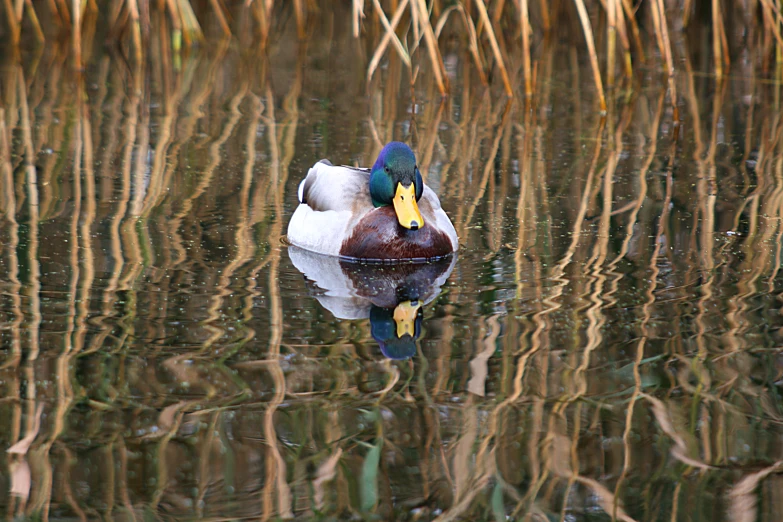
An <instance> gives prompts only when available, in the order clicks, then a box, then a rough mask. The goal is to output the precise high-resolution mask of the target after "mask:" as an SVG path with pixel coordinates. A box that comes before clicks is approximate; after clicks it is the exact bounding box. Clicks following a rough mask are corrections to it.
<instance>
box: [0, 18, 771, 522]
mask: <svg viewBox="0 0 783 522" xmlns="http://www.w3.org/2000/svg"><path fill="white" fill-rule="evenodd" d="M319 24H320V25H318V26H317V27H316V29H315V30H314V31H313V34H312V35H311V36H310V37H309V39H308V41H307V42H306V43H297V40H296V34H295V32H296V29H295V27H293V24H292V23H289V24H287V25H286V26H285V27H284V28H282V29H280V34H279V35H278V36H277V37H276V40H275V41H274V42H273V44H272V45H271V47H270V49H269V50H268V52H267V53H266V54H265V53H263V52H260V51H259V52H251V51H247V50H241V49H240V48H239V47H238V46H236V45H230V46H220V45H210V46H207V47H206V48H205V49H203V50H202V51H200V52H196V53H192V54H190V55H183V56H181V57H178V58H177V59H176V60H173V61H170V60H169V58H167V56H169V55H167V54H166V52H164V51H166V50H165V49H163V50H161V49H158V50H157V51H155V52H153V53H151V54H153V55H154V56H153V57H152V58H151V59H150V61H149V62H148V63H147V65H145V66H144V67H143V68H135V67H133V65H132V64H129V62H128V61H127V60H126V59H125V58H124V56H123V53H122V52H121V51H118V50H116V49H103V48H100V47H95V48H93V49H92V50H91V52H92V54H91V56H90V58H89V59H88V60H86V63H88V66H87V69H86V71H85V73H84V76H83V77H79V76H78V75H76V74H75V73H74V72H73V70H72V68H71V67H70V65H69V62H68V47H67V45H66V46H62V47H61V46H59V45H52V46H49V47H47V48H46V49H45V50H44V52H43V53H41V54H35V53H32V52H25V53H23V56H22V59H21V60H20V61H17V60H15V59H14V58H11V57H9V58H7V59H6V60H5V62H4V63H3V66H2V70H1V71H0V74H1V75H2V82H0V95H2V104H0V106H1V107H2V109H0V168H1V170H0V448H2V449H3V455H4V458H2V459H0V508H1V509H2V511H3V512H4V513H5V516H7V517H8V518H9V519H10V518H33V519H50V520H54V519H69V520H70V519H94V518H104V519H118V520H138V519H144V520H150V519H174V518H177V519H179V518H184V519H195V518H208V519H212V520H228V519H240V518H261V519H265V520H269V519H279V518H289V517H296V518H297V519H303V520H310V519H313V520H315V519H317V520H338V519H340V520H342V519H357V520H360V519H377V520H393V519H394V520H442V521H446V520H569V521H570V520H622V521H628V520H637V521H643V520H645V521H664V520H666V521H672V520H691V521H724V520H725V521H751V520H780V519H781V518H782V517H783V504H781V500H780V499H781V498H782V497H781V495H780V493H781V491H783V477H781V475H779V474H778V472H779V471H781V470H783V444H781V441H782V439H781V435H783V406H781V392H783V390H782V389H781V385H783V380H782V379H783V357H782V356H781V353H780V350H779V348H780V346H781V343H782V342H783V329H782V328H783V293H782V292H783V274H781V271H780V265H781V237H782V236H783V223H781V218H782V217H783V151H782V150H781V144H782V141H781V140H782V139H783V138H782V135H781V130H782V122H781V117H780V115H781V111H780V97H779V94H780V86H779V85H778V84H775V83H772V82H768V81H767V82H765V81H760V80H757V79H756V76H755V75H754V71H753V70H752V69H751V68H747V69H743V68H742V66H741V65H737V67H736V68H735V69H734V70H732V71H731V76H730V77H729V78H728V79H727V80H726V81H725V82H722V83H721V82H717V81H716V79H715V78H714V77H712V76H710V75H707V74H703V73H701V72H700V71H703V70H704V69H705V68H704V67H703V65H704V63H705V62H704V58H703V56H701V55H699V54H698V53H696V52H695V51H691V50H689V49H688V48H687V47H686V48H682V47H678V49H679V51H678V52H679V54H680V56H679V58H680V61H679V62H678V64H679V65H680V67H679V69H678V72H677V76H676V85H677V87H678V96H679V98H678V106H679V113H680V115H681V118H682V122H681V125H679V126H676V125H674V124H673V118H674V112H673V110H672V105H671V101H670V98H669V96H668V94H667V82H666V81H665V78H663V77H662V76H661V74H660V71H659V70H658V69H656V68H655V67H654V66H650V67H651V68H650V69H640V70H639V71H637V76H638V80H637V81H635V82H634V83H632V84H630V85H625V86H623V87H622V88H619V89H616V90H615V91H613V92H611V93H610V96H609V106H610V107H609V111H608V114H607V115H606V118H603V117H602V116H601V115H600V114H599V113H598V112H597V110H596V102H595V93H594V90H593V87H592V83H591V80H590V69H589V67H588V66H587V63H586V60H585V56H584V55H583V54H581V51H580V52H577V51H576V50H575V48H573V47H570V46H567V45H564V44H562V45H555V44H552V43H549V44H547V45H544V46H543V47H542V48H540V49H537V51H536V62H535V71H536V83H535V87H536V94H535V105H534V106H532V107H526V105H525V103H524V99H523V98H522V99H520V98H517V99H515V100H513V101H508V100H507V99H506V98H505V97H504V96H503V95H502V91H501V90H500V88H499V87H498V86H497V85H496V86H494V87H492V88H491V89H486V88H484V87H483V86H482V85H481V83H480V80H479V78H478V77H477V74H476V72H475V69H474V68H472V64H471V61H470V55H469V54H467V53H465V52H464V49H462V50H460V48H459V46H456V45H455V46H454V49H450V50H444V53H445V64H446V69H447V71H448V72H449V75H450V87H451V92H452V93H451V95H450V96H449V97H448V98H446V99H445V100H443V101H442V102H441V99H440V97H439V96H438V94H437V89H436V86H435V85H434V83H433V82H431V81H425V80H422V79H419V81H418V82H417V83H416V87H415V88H414V89H412V88H410V85H409V77H410V76H409V72H408V71H407V69H405V68H404V66H403V65H402V64H401V63H400V62H399V60H397V59H395V58H392V59H390V60H389V61H388V62H383V63H382V65H381V67H380V68H379V70H378V71H377V72H376V75H375V78H374V79H373V81H372V82H370V83H369V84H368V83H367V82H366V80H365V75H366V63H367V60H368V54H369V53H371V51H372V47H371V46H370V45H369V44H368V43H366V42H364V40H359V41H357V40H354V39H353V38H352V36H351V29H350V16H343V15H342V14H337V15H334V14H332V15H331V16H330V15H329V14H328V13H327V14H326V15H324V17H323V19H322V20H321V21H320V22H319ZM680 45H681V46H682V45H684V44H683V43H681V44H680ZM448 47H449V46H448V45H445V46H444V49H447V48H448ZM156 52H158V54H155V53H156ZM517 62H519V60H515V59H510V64H511V67H510V69H511V73H512V74H511V75H512V77H514V78H516V79H517V86H519V80H520V79H521V68H520V66H521V64H518V63H517ZM18 63H22V64H23V65H18ZM419 74H421V75H423V76H422V77H423V78H426V77H427V66H426V64H422V66H421V70H420V71H419ZM496 83H497V82H496ZM393 139H396V140H403V141H406V142H408V143H410V144H411V145H412V146H413V148H414V150H415V151H416V153H417V158H418V161H419V165H420V166H421V171H422V173H423V175H424V178H425V181H426V183H427V184H428V185H430V186H431V187H432V188H433V190H435V191H436V192H437V193H438V194H439V195H440V197H441V201H442V204H443V207H444V208H445V210H446V211H447V212H448V214H449V215H450V216H451V218H452V220H453V222H454V224H455V226H456V229H457V231H458V234H459V237H460V251H459V253H458V255H457V256H456V257H455V258H450V259H447V260H444V261H442V262H440V263H437V264H431V265H406V266H399V267H388V266H367V265H356V264H350V263H340V262H339V261H336V260H329V259H326V260H325V259H323V258H318V257H317V256H312V255H309V254H308V253H306V252H302V251H297V250H296V249H294V248H289V247H288V246H287V244H286V242H285V237H284V236H285V231H286V226H287V223H288V219H289V218H290V216H291V214H292V212H293V211H294V209H295V207H296V204H297V194H296V192H297V191H296V189H297V185H298V183H299V181H300V180H301V179H302V177H303V176H304V175H305V174H306V172H307V169H308V168H309V166H311V165H312V164H313V163H314V162H315V161H317V160H319V159H321V158H329V159H330V160H331V161H332V162H334V163H336V164H337V163H342V164H350V165H362V166H369V165H370V164H372V162H373V161H374V160H375V156H376V155H377V153H378V152H379V150H380V148H381V147H382V146H383V144H385V143H386V142H388V141H391V140H393ZM6 450H9V451H6Z"/></svg>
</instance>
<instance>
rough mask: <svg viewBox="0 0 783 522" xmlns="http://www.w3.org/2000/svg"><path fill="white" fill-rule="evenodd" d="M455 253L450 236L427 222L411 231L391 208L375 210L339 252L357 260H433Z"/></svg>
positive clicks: (362, 221)
mask: <svg viewBox="0 0 783 522" xmlns="http://www.w3.org/2000/svg"><path fill="white" fill-rule="evenodd" d="M452 252H453V248H452V245H451V241H450V240H449V237H448V236H447V235H446V234H445V233H443V232H442V231H440V230H436V229H435V227H433V226H432V224H431V223H427V222H426V218H425V224H424V227H423V228H420V229H419V230H408V229H407V228H403V227H401V226H400V225H399V223H398V222H397V216H396V215H395V213H394V208H392V207H380V208H376V209H374V210H372V211H371V212H370V213H368V214H367V215H366V216H365V217H364V218H362V220H361V221H359V223H358V224H357V225H356V227H354V229H353V232H352V233H351V235H350V236H349V237H348V239H346V240H345V241H343V244H342V247H341V248H340V255H341V256H345V257H353V258H357V259H368V260H392V259H417V260H418V259H433V258H438V257H443V256H447V255H449V254H450V253H452Z"/></svg>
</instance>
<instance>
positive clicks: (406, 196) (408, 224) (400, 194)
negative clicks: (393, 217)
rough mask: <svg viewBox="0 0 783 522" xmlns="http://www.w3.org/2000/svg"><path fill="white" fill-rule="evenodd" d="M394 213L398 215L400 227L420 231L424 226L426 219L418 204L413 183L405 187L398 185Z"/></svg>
mask: <svg viewBox="0 0 783 522" xmlns="http://www.w3.org/2000/svg"><path fill="white" fill-rule="evenodd" d="M394 212H396V213H397V221H399V222H400V225H402V226H404V227H405V228H409V229H411V230H418V229H420V228H421V227H423V226H424V219H423V218H422V217H421V212H419V205H418V204H416V186H415V185H414V184H413V183H411V184H410V185H408V186H407V187H403V186H402V183H397V193H396V194H395V195H394Z"/></svg>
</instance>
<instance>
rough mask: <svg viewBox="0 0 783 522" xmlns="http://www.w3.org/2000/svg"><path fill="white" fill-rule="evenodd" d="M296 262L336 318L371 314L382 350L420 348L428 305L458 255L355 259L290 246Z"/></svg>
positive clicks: (407, 352)
mask: <svg viewBox="0 0 783 522" xmlns="http://www.w3.org/2000/svg"><path fill="white" fill-rule="evenodd" d="M288 255H289V257H290V259H291V262H292V263H293V265H294V266H295V267H296V269H297V270H299V271H300V272H301V273H302V275H304V276H305V278H306V280H307V283H308V285H307V286H308V289H309V291H310V294H311V295H312V296H313V297H315V298H316V299H317V300H318V302H319V303H320V304H321V306H323V307H324V308H325V309H327V310H329V312H331V313H332V315H333V316H334V317H336V318H337V319H347V320H356V319H369V320H370V332H371V335H372V337H373V339H375V341H377V342H378V346H379V347H380V350H381V352H382V353H383V355H385V356H386V357H388V358H389V359H395V360H401V359H409V358H411V357H413V356H414V355H415V354H416V341H417V340H418V338H419V336H420V335H421V328H422V321H423V316H424V313H423V307H424V306H426V305H428V304H429V303H431V302H432V301H433V300H434V299H435V298H436V297H437V296H438V295H439V294H440V292H441V287H442V286H443V284H444V283H445V282H446V280H447V279H448V278H449V276H450V275H451V272H452V270H453V269H454V265H455V263H456V262H457V256H456V255H451V256H448V257H447V258H444V259H439V260H437V261H431V262H428V263H395V264H371V263H356V262H351V261H346V260H342V259H339V258H337V257H330V256H323V255H319V254H314V253H312V252H308V251H306V250H303V249H301V248H298V247H295V246H290V247H288Z"/></svg>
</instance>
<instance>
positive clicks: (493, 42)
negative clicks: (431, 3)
mask: <svg viewBox="0 0 783 522" xmlns="http://www.w3.org/2000/svg"><path fill="white" fill-rule="evenodd" d="M419 2H421V3H423V2H424V0H419ZM474 3H475V5H476V10H477V11H478V12H479V16H480V17H481V21H482V22H483V23H484V25H486V26H487V38H488V39H489V44H490V46H491V47H492V53H493V54H494V55H495V60H496V62H497V66H498V68H499V69H500V74H501V76H502V77H503V87H504V88H505V89H506V96H508V97H509V98H512V97H513V96H514V90H513V89H512V88H511V81H510V80H509V78H508V72H507V71H506V63H505V61H504V60H503V55H502V54H501V53H500V47H499V46H498V41H497V38H495V30H494V29H493V28H492V23H491V22H490V20H489V15H488V14H487V7H486V6H485V5H484V0H475V2H474ZM422 12H423V13H426V11H425V10H422Z"/></svg>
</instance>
